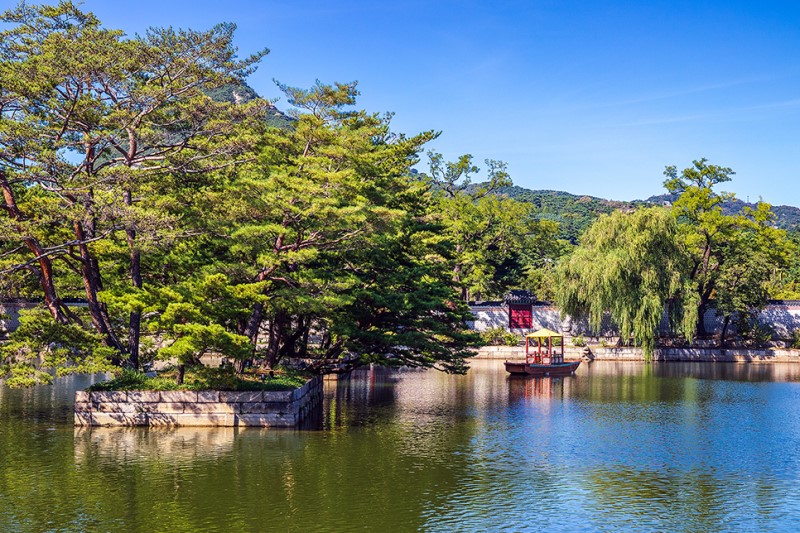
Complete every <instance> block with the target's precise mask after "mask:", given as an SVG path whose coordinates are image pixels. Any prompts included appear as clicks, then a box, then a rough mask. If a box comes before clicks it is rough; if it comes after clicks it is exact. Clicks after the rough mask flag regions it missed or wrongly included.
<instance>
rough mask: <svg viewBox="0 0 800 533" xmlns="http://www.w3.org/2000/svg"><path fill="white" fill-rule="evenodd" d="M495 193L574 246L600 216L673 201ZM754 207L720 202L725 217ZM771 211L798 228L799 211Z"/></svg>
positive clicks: (668, 197)
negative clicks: (551, 225) (555, 227)
mask: <svg viewBox="0 0 800 533" xmlns="http://www.w3.org/2000/svg"><path fill="white" fill-rule="evenodd" d="M498 194H504V195H507V196H508V197H509V198H514V199H516V200H519V201H522V202H529V203H532V204H534V205H535V206H536V207H537V209H538V211H539V217H540V218H541V219H547V220H554V221H556V222H558V224H559V227H560V235H559V236H560V237H561V238H563V239H567V240H569V241H571V242H573V243H577V241H578V237H579V236H580V235H581V234H582V233H583V232H584V231H585V230H586V228H588V227H589V225H590V224H591V223H592V222H593V221H594V220H595V219H596V218H597V217H598V216H599V215H601V214H605V213H611V212H612V211H615V210H618V209H620V210H628V209H634V208H636V207H637V206H640V205H648V204H665V203H672V202H674V201H675V200H676V198H677V195H673V194H660V195H656V196H651V197H649V198H647V199H646V200H633V201H630V202H627V201H615V200H606V199H603V198H597V197H595V196H586V195H584V196H579V195H575V194H570V193H568V192H563V191H552V190H531V189H525V188H523V187H517V186H512V187H504V188H502V189H500V190H499V191H498ZM755 205H756V204H754V203H748V202H743V201H741V200H738V199H733V200H727V201H725V202H724V203H723V211H724V212H725V214H735V213H739V212H741V211H742V209H743V208H744V207H750V208H755ZM772 212H773V213H775V217H776V219H775V225H776V226H777V227H779V228H782V229H787V230H795V229H798V228H800V208H797V207H794V206H788V205H774V206H772Z"/></svg>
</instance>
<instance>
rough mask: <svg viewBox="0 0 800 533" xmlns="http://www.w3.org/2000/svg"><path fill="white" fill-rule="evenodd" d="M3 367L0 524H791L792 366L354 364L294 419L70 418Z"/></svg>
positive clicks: (65, 382)
mask: <svg viewBox="0 0 800 533" xmlns="http://www.w3.org/2000/svg"><path fill="white" fill-rule="evenodd" d="M94 379H96V378H93V377H89V376H76V377H72V378H67V379H62V380H59V381H57V383H56V384H55V385H54V386H50V387H38V388H35V389H31V390H22V391H20V390H9V389H7V388H4V387H2V386H0V531H46V530H48V531H60V530H64V531H78V530H83V531H121V530H125V531H165V530H170V531H206V530H220V531H240V530H249V531H265V530H276V531H343V530H352V529H368V530H380V531H382V532H388V531H415V530H423V531H452V530H471V531H476V530H483V531H486V530H489V531H495V530H509V531H525V530H531V531H539V530H542V531H552V530H556V529H559V530H569V531H574V530H578V531H625V530H631V531H633V530H635V531H766V530H798V529H800V494H799V493H798V487H800V366H792V365H789V364H786V365H781V364H773V365H737V364H724V363H717V364H714V363H698V364H683V363H658V364H652V365H645V364H640V363H608V362H607V363H600V362H596V363H593V364H591V365H587V364H584V365H582V366H581V368H579V370H578V373H577V375H575V376H571V377H566V378H540V379H530V378H529V379H525V378H522V379H511V378H508V377H507V376H506V374H505V372H504V370H503V365H502V362H500V361H476V362H474V363H473V368H472V370H470V372H469V373H468V374H467V375H466V376H447V375H444V374H441V373H437V372H435V371H429V372H423V371H410V370H405V371H396V370H395V371H388V370H380V369H376V370H369V369H364V370H361V371H358V372H355V373H353V374H352V375H351V376H350V377H349V378H345V379H341V380H339V381H338V382H336V381H331V382H327V383H326V391H325V403H324V407H323V412H322V413H321V414H320V416H319V419H318V420H315V421H312V422H311V423H310V424H309V427H308V428H306V429H303V430H260V429H241V430H237V429H234V428H217V429H212V428H186V429H173V430H169V429H159V430H155V429H151V430H148V429H145V428H132V429H120V428H115V429H103V428H100V429H97V428H96V429H93V430H87V429H83V430H80V429H75V428H73V427H72V425H71V420H72V415H71V403H72V397H73V395H74V391H75V390H76V389H80V388H84V387H86V386H87V385H88V384H90V383H91V382H93V380H94Z"/></svg>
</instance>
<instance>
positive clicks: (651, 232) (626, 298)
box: [556, 207, 697, 358]
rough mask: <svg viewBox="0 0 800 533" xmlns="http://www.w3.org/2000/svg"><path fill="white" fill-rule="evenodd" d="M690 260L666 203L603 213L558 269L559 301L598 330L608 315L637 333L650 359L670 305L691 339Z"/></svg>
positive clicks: (630, 334)
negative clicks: (688, 281)
mask: <svg viewBox="0 0 800 533" xmlns="http://www.w3.org/2000/svg"><path fill="white" fill-rule="evenodd" d="M688 275H689V261H688V257H687V254H686V251H685V249H684V248H683V246H682V245H681V244H680V242H679V239H678V225H677V223H676V221H675V219H674V217H672V215H671V214H670V213H669V211H668V210H667V209H664V208H661V207H652V208H644V209H639V210H637V211H635V212H633V213H623V212H621V211H616V212H614V213H611V214H610V215H602V216H600V217H599V218H598V219H597V220H596V221H595V222H594V223H593V224H592V225H591V226H590V227H589V229H588V230H587V231H586V233H585V234H584V235H583V236H582V237H581V242H580V245H579V246H578V247H577V248H576V249H575V250H574V252H573V253H572V254H571V255H569V256H565V257H564V258H562V259H561V260H560V261H559V263H558V266H557V269H556V277H557V286H556V302H557V304H558V306H559V307H560V309H561V312H562V313H563V314H564V315H570V316H573V317H576V318H577V317H588V319H589V325H590V327H591V328H592V329H593V330H595V331H599V329H600V326H601V322H602V319H603V316H604V314H605V313H609V314H610V317H611V319H612V320H613V321H614V323H615V324H616V325H617V326H618V327H619V329H620V336H621V338H622V339H629V338H632V339H633V342H634V343H635V344H636V345H638V346H641V347H642V348H643V350H644V353H645V357H646V358H649V357H650V356H651V355H652V353H653V350H654V348H655V343H656V338H657V336H658V330H659V324H660V323H661V321H662V319H663V317H664V312H665V309H666V310H669V315H670V321H671V324H672V325H673V326H674V327H675V329H677V330H678V331H679V332H680V333H681V334H683V335H684V336H685V337H687V338H691V337H692V336H693V334H694V325H695V323H696V320H695V316H694V312H695V311H696V309H697V306H696V305H694V301H693V297H694V296H693V293H692V292H690V291H687V290H686V280H687V279H688Z"/></svg>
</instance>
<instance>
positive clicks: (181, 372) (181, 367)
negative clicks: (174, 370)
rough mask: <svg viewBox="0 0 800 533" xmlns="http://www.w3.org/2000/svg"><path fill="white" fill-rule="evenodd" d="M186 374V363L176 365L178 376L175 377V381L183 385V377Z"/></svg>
mask: <svg viewBox="0 0 800 533" xmlns="http://www.w3.org/2000/svg"><path fill="white" fill-rule="evenodd" d="M185 374H186V365H178V376H177V377H176V378H175V383H177V384H178V385H183V377H184V375H185Z"/></svg>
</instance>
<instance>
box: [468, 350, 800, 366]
mask: <svg viewBox="0 0 800 533" xmlns="http://www.w3.org/2000/svg"><path fill="white" fill-rule="evenodd" d="M589 351H590V355H591V357H592V358H593V359H595V360H597V361H644V353H643V352H642V349H641V348H633V347H622V348H601V347H599V346H591V347H590V348H589ZM583 354H584V348H579V347H577V346H567V347H566V348H565V349H564V358H565V359H571V360H576V359H580V358H581V357H582V356H583ZM524 358H525V348H523V347H522V346H484V347H482V348H480V349H479V350H478V354H477V355H476V356H475V359H502V360H506V359H509V360H513V359H524ZM653 361H696V362H717V361H718V362H740V363H745V362H746V363H751V362H759V361H761V362H775V363H791V362H798V363H800V350H779V349H773V350H748V349H743V348H736V349H730V350H721V349H719V348H656V350H655V353H654V354H653Z"/></svg>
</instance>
